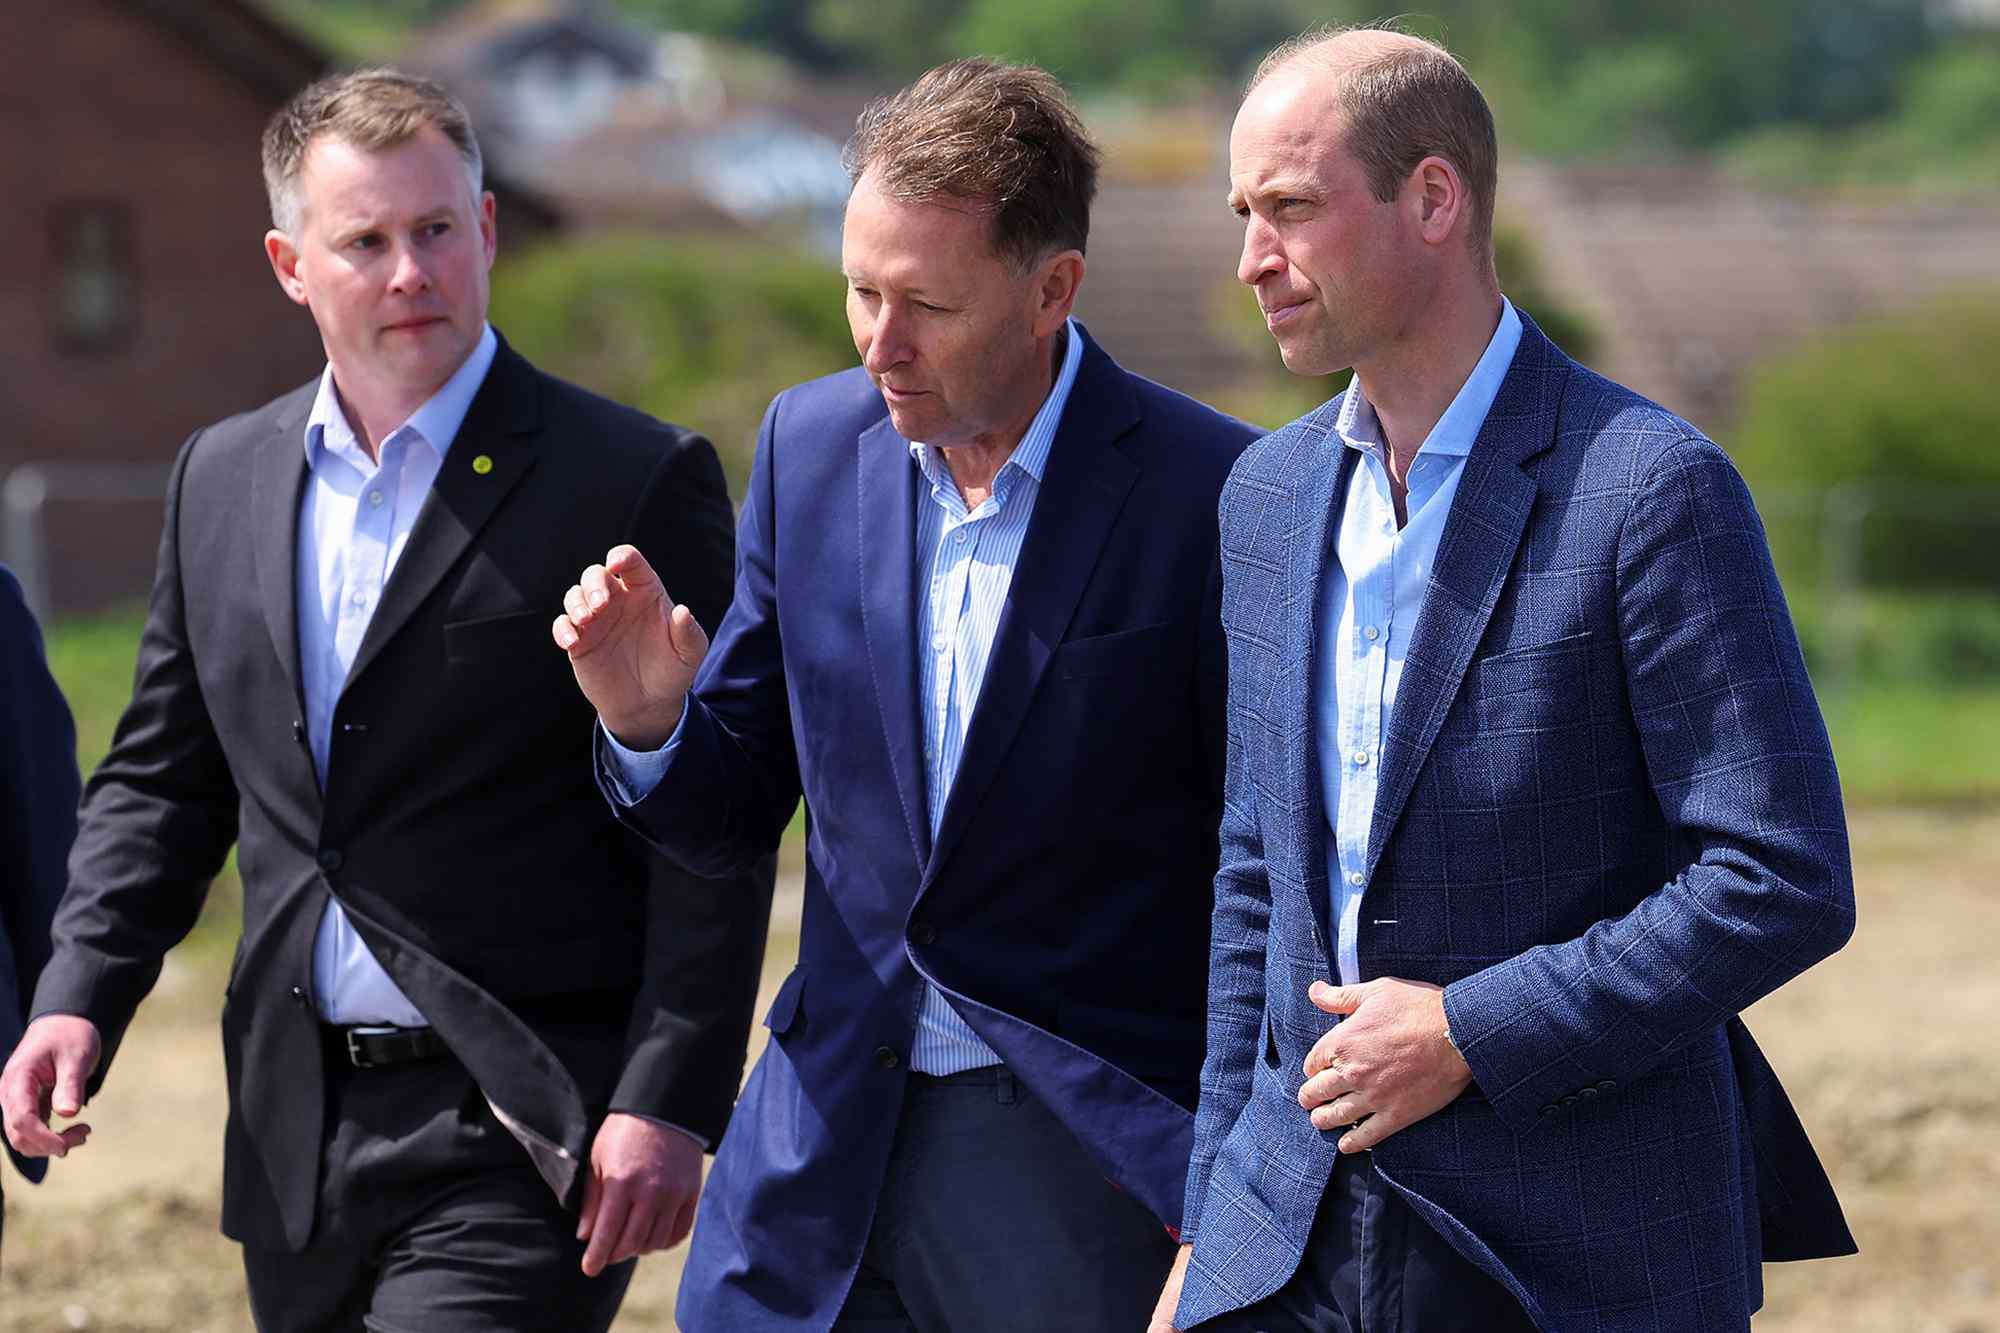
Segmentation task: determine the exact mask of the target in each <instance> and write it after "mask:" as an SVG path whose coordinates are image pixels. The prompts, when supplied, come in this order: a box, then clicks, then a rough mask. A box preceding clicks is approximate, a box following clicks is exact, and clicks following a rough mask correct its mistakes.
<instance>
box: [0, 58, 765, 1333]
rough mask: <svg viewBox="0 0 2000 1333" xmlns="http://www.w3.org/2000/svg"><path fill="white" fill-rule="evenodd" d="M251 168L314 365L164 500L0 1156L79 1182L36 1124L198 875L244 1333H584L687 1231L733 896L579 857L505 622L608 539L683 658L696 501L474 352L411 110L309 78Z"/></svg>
mask: <svg viewBox="0 0 2000 1333" xmlns="http://www.w3.org/2000/svg"><path fill="white" fill-rule="evenodd" d="M264 148H265V153H264V165H265V178H266V183H267V185H268V186H269V189H270V194H271V204H272V215H273V220H274V222H275V224H276V225H275V226H274V228H273V229H272V230H271V231H270V232H269V233H267V234H266V236H265V250H266V254H267V256H268V257H269V259H270V261H271V265H272V268H273V270H274V272H275V274H276V276H277V278H278V281H279V284H280V286H281V287H282V288H283V290H284V291H285V293H286V294H287V295H288V296H290V297H291V298H292V299H293V300H295V301H298V302H299V303H300V304H301V305H304V306H306V307H307V308H308V309H309V310H310V311H311V313H312V316H313V319H314V322H315V323H316V325H317V326H318V328H319V332H320V337H321V340H322V342H323V343H324V344H325V346H326V351H327V362H328V365H327V369H326V372H325V373H324V374H323V375H321V376H319V377H316V378H315V379H314V380H313V381H311V382H309V383H307V384H305V385H303V386H301V387H300V388H299V389H297V390H295V391H293V392H292V393H289V394H286V395H285V396H284V397H282V398H279V399H277V400H276V401H275V402H272V403H269V404H267V405H265V406H263V407H261V408H258V409H256V410H255V411H252V412H248V413H245V414H243V415H240V416H236V417H232V418H230V419H229V420H227V421H223V422H220V423H218V424H216V425H214V426H210V427H207V428H205V429H203V430H200V431H197V432H196V433H195V434H194V436H193V437H192V438H191V439H189V440H188V442H187V444H186V446H185V447H184V448H183V449H182V450H181V453H180V457H179V460H178V462H177V463H176V464H175V466H174V472H173V479H172V481H171V483H170V485H169V490H168V494H167V508H166V521H165V529H164V532H163V534H162V537H161V543H160V564H159V572H158V575H157V577H156V578H155V580H154V585H153V597H152V604H151V607H150V610H149V612H148V615H147V620H146V628H145V634H144V637H143V638H142V640H141V642H140V646H139V659H138V669H137V672H136V679H135V683H134V686H133V691H132V701H131V704H130V706H129V707H128V708H127V709H126V710H125V715H124V717H123V718H122V719H121V720H120V722H119V726H118V732H117V736H116V738H115V740H114V741H113V743H112V747H111V753H110V754H109V755H108V756H107V757H106V759H105V760H104V762H103V764H102V765H100V766H99V768H98V769H97V772H96V773H95V774H94V775H93V776H92V778H91V782H90V786H89V790H88V793H87V794H86V796H85V798H84V804H83V818H82V829H81V832H80V833H79V834H78V836H77V840H76V850H75V852H74V854H73V855H72V857H71V859H70V866H69V888H68V892H67V895H66V896H65V897H64V899H63V903H62V907H61V910H60V912H59V913H58V915H57V917H56V923H55V953H54V957H53V959H52V960H51V961H50V962H49V964H48V966H47V968H46V969H45V970H44V971H43V973H42V977H41V982H40V985H39V988H38V989H37V990H36V992H35V1000H34V1007H33V1013H34V1015H35V1018H34V1022H33V1023H32V1024H31V1025H30V1026H29V1028H28V1030H27V1035H26V1036H25V1037H24V1038H23V1039H22V1042H21V1045H20V1048H19V1049H18V1050H17V1051H16V1053H15V1055H14V1057H13V1059H12V1060H11V1061H10V1062H9V1064H8V1066H7V1069H6V1072H5V1074H4V1076H0V1102H4V1104H5V1110H6V1127H7V1133H8V1137H9V1138H10V1140H11V1141H12V1142H13V1144H14V1145H15V1147H16V1148H17V1149H19V1150H21V1151H23V1152H26V1153H31V1154H51V1153H53V1154H56V1155H62V1154H64V1153H66V1152H68V1151H71V1150H73V1149H74V1148H76V1147H78V1146H79V1145H80V1144H81V1142H82V1139H83V1135H84V1132H85V1131H84V1129H83V1128H82V1127H81V1126H78V1125H70V1126H68V1127H67V1128H65V1129H63V1130H62V1131H61V1132H60V1133H57V1132H56V1131H55V1130H54V1129H53V1128H52V1127H51V1126H50V1124H49V1123H48V1120H49V1117H50V1115H51V1113H52V1112H53V1113H55V1114H59V1115H61V1116H64V1117H69V1116H74V1115H76V1114H77V1112H78V1111H79V1110H80V1109H81V1106H82V1103H83V1101H84V1097H85V1095H86V1093H89V1092H95V1090H96V1088H97V1085H98V1083H99V1082H100V1081H101V1080H102V1079H103V1077H104V1075H105V1072H106V1067H107V1066H109V1065H110V1064H111V1061H112V1057H113V1055H114V1053H115V1052H116V1050H117V1048H118V1045H119V1042H120V1039H121V1038H122V1036H123V1035H124V1033H125V1031H126V1028H127V1024H128V1023H129V1022H130V1021H131V1018H132V1015H133V1011H134V1009H135V1008H136V1007H137V1005H138V1004H139V1002H140V1000H141V999H142V998H143V997H144V996H145V994H146V992H147V991H148V990H149V989H150V988H151V986H152V984H153V981H154V980H155V978H156V977H157V976H158V975H159V970H160V962H161V955H162V954H164V953H165V952H166V950H167V949H168V948H169V947H170V946H171V945H172V944H173V943H174V942H175V941H177V940H178V939H179V938H180V937H181V936H182V935H184V934H185V933H186V932H187V930H188V929H189V927H191V926H192V925H193V924H194V922H195V919H196V916H197V913H198V912H199V911H200V908H201V903H202V897H203V895H204V893H205V892H206V890H207V888H208V883H209V880H210V878H211V877H212V876H214V875H215V873H216V872H217V871H218V870H220V869H221V867H222V864H223V859H224V857H225V856H226V855H227V854H228V852H229V850H230V848H231V846H232V845H234V847H235V848H236V851H237V855H238V864H239V866H240V867H241V872H242V879H243V936H242V941H241V943H240V944H239V945H238V946H237V950H236V958H235V961H234V963H233V965H232V967H231V971H230V976H229V980H228V982H227V984H226V987H225V989H224V992H223V996H222V1046H223V1055H224V1059H225V1063H226V1065H227V1077H228V1082H229V1117H228V1123H227V1125H226V1126H221V1125H218V1126H217V1127H216V1128H217V1131H218V1134H219V1136H220V1138H221V1140H222V1144H223V1199H222V1229H223V1230H224V1231H225V1232H226V1233H227V1234H229V1235H230V1236H232V1237H234V1238H236V1239H237V1240H239V1241H241V1242H242V1244H243V1253H244V1269H245V1276H246V1279H247V1282H248V1287H249V1295H250V1304H251V1310H252V1313H253V1315H254V1316H255V1318H256V1321H257V1325H258V1327H259V1328H260V1329H263V1330H266V1333H270V1331H271V1330H301V1331H303V1330H313V1331H314V1333H321V1331H325V1333H333V1331H335V1330H340V1331H342V1333H346V1331H352V1333H359V1331H360V1330H361V1329H362V1328H363V1326H364V1325H365V1326H366V1327H367V1328H368V1329H371V1330H376V1331H377V1333H383V1331H389V1333H393V1331H394V1330H405V1331H407V1333H416V1331H418V1330H422V1333H473V1331H474V1330H477V1331H478V1333H495V1331H496V1330H506V1329H517V1330H523V1331H524V1333H525V1331H526V1330H536V1331H537V1333H539V1331H540V1330H546V1329H550V1328H562V1329H566V1330H568V1329H575V1330H586V1329H602V1328H605V1327H607V1326H608V1325H609V1324H610V1322H611V1319H612V1316H613V1313H614V1312H615V1311H616V1309H617V1307H618V1303H619V1299H620V1297H621V1296H622V1295H623V1293H624V1290H625V1285H626V1283H627V1282H628V1281H629V1280H630V1277H631V1272H632V1264H631V1263H629V1262H626V1261H627V1260H629V1258H630V1257H631V1256H632V1255H634V1254H637V1253H640V1252H642V1251H645V1250H649V1249H656V1248H660V1247H662V1246H665V1245H671V1244H674V1243H677V1242H678V1240H679V1239H680V1238H681V1237H682V1236H684V1235H685V1234H686V1233H687V1230H688V1227H689V1225H690V1222H691V1220H692V1216H693V1212H694V1205H695V1198H696V1195H697V1193H698V1191H699V1189H700V1171H701V1155H702V1152H701V1142H702V1141H703V1140H706V1141H708V1142H714V1141H716V1140H718V1139H719V1138H720V1137H721V1134H722V1130H723V1126H724V1124H725V1123H726V1121H727V1120H728V1116H729V1108H730V1101H731V1099H732V1097H733V1096H734V1094H735V1091H736V1085H737V1080H738V1078H739V1076H740V1075H741V1072H742V1068H743V1051H744V1039H745V1036H746V1034H747V1032H748V1029H749V1020H750V1005H751V1001H752V1000H753V998H754V995H755V988H756V978H757V970H758V963H759V960H760V958H761V956H762V945H763V930H764V914H765V909H766V908H767V906H768V902H769V897H768V895H769V893H770V873H769V872H770V867H769V866H768V865H751V864H746V865H745V867H744V868H743V870H742V872H741V873H740V875H739V876H737V877H736V878H734V879H718V880H704V879H700V878H698V877H695V876H692V875H688V874H685V873H683V872H681V871H679V870H676V869H674V868H672V867H670V866H669V865H667V864H666V863H665V862H664V861H663V860H662V859H661V858H659V857H657V856H655V855H653V854H652V853H651V852H650V851H649V850H648V849H647V848H646V847H645V845H644V844H643V843H641V842H640V841H639V839H637V838H636V837H634V836H632V835H631V834H630V833H628V832H626V831H625V830H624V829H622V828H621V827H619V825H618V823H617V822H616V821H615V820H614V819H613V818H612V817H611V815H610V813H609V812H608V811H606V810H605V808H604V805H603V801H602V800H601V798H600V797H599V796H598V794H597V790H596V786H595V784H594V783H593V781H592V779H591V768H590V746H589V739H588V738H589V734H590V731H589V724H590V718H591V713H590V709H589V707H588V705H586V704H584V703H583V701H582V700H581V699H579V698H578V697H577V694H576V691H575V690H574V688H572V687H571V686H570V684H569V682H568V680H567V678H566V677H567V672H566V671H565V670H564V669H563V665H562V663H561V661H560V660H559V659H558V660H555V661H551V660H550V654H548V653H547V652H546V651H541V650H539V649H540V646H541V635H542V633H543V632H544V631H543V625H544V623H545V617H544V616H543V614H542V611H541V608H542V607H543V606H544V605H546V604H547V603H548V602H550V601H551V600H553V599H555V598H557V597H560V596H561V594H562V590H563V588H564V587H566V586H567V585H568V582H569V577H570V572H571V571H573V570H574V569H575V568H576V567H577V565H578V563H579V562H580V561H581V560H582V559H584V558H586V556H587V554H588V553H589V552H590V551H593V550H599V549H602V547H603V545H604V544H605V543H606V542H607V541H620V540H623V541H643V542H646V543H647V544H648V546H649V547H650V548H651V549H653V550H654V551H655V553H656V558H658V559H659V560H660V561H661V562H662V564H663V565H665V566H668V567H671V568H672V570H673V571H674V574H673V577H674V578H675V579H676V580H677V582H679V583H680V584H681V586H684V587H686V588H687V589H688V590H689V591H688V593H687V596H688V597H689V598H690V599H695V614H696V615H697V616H699V617H702V618H704V619H706V620H707V621H708V623H709V624H711V625H713V624H715V623H717V622H718V621H719V619H720V617H721V613H722V609H723V607H724V605H725V604H726V603H727V601H728V590H729V577H730V568H731V565H732V563H733V555H734V543H733V541H732V540H731V537H730V511H729V501H728V495H727V493H726V491H725V489H724V485H723V480H722V470H721V467H720V465H719V464H718V462H717V460H716V457H715V452H714V450H713V449H712V448H710V446H709V444H708V442H707V441H705V440H703V439H702V438H701V437H700V436H698V435H695V434H694V433H693V432H691V431H685V430H681V429H679V428H676V427H672V426H667V425H663V424H662V423H660V422H658V421H654V420H653V419H651V418H650V417H646V416H643V415H641V414H640V413H637V412H633V411H631V410H629V409H627V408H623V407H619V406H617V405H615V404H612V403H608V402H605V401H603V400H602V399H598V398H594V397H592V396H591V395H589V394H587V393H584V392H583V391H582V390H580V389H577V388H575V387H574V386H572V385H568V384H564V383H562V382H561V381H559V380H556V379H554V378H552V377H551V376H548V375H545V374H543V373H542V372H541V371H539V370H537V369H535V367H533V366H532V365H530V364H529V363H528V362H527V361H526V360H524V359H523V358H522V357H521V356H520V355H519V354H518V353H516V352H514V351H513V350H512V349H511V348H509V347H508V346H507V344H506V343H505V342H504V341H503V340H502V339H501V338H500V337H499V336H498V334H496V333H495V332H494V330H493V329H492V328H491V326H490V325H488V323H487V321H486V304H487V292H488V288H487V271H488V268H489V266H490V265H491V264H492V262H493V257H494V253H495V249H496V246H497V232H496V224H495V219H494V206H493V196H492V195H491V194H489V193H486V192H485V191H484V190H483V189H482V188H481V173H480V158H479V149H478V144H477V141H476V140H475V139H474V137H473V134H472V128H471V126H470V124H469V123H468V122H467V120H466V116H465V112H464V109H463V108H462V107H460V106H459V105H458V104H457V103H456V102H455V101H453V100H452V99H451V98H450V97H449V96H447V95H446V94H445V93H444V91H443V90H442V89H440V88H438V87H436V86H435V85H433V84H430V83H427V82H424V81H422V80H417V79H412V78H409V77H407V76H403V75H399V74H395V73H393V72H390V71H363V72H361V73H357V74H352V75H343V76H339V77H337V78H335V79H331V80H327V81H323V82H321V83H318V84H315V85H313V86H312V87H310V88H308V89H306V90H305V91H303V92H302V93H300V94H299V96H298V97H297V98H295V99H294V100H293V101H292V103H291V104H289V105H288V106H287V107H285V108H284V109H283V110H282V111H280V112H279V114H278V115H277V116H276V117H275V118H274V119H273V121H272V123H271V126H270V128H269V130H268V131H267V132H266V136H265V143H264ZM101 1129H102V1132H103V1133H108V1134H116V1133H118V1132H119V1127H118V1126H116V1125H110V1124H107V1125H103V1126H102V1127H101Z"/></svg>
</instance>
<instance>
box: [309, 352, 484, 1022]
mask: <svg viewBox="0 0 2000 1333" xmlns="http://www.w3.org/2000/svg"><path fill="white" fill-rule="evenodd" d="M498 346H499V343H498V340H497V338H496V337H495V336H494V333H493V329H492V326H490V325H489V326H487V328H486V331H485V332H484V333H483V334H481V335H480V339H479V342H478V344H477V346H475V347H474V348H473V350H472V355H470V356H468V357H467V358H466V359H465V363H464V364H463V365H461V366H460V367H459V368H458V370H457V371H456V372H454V373H453V374H452V377H451V378H450V379H448V380H446V381H445V383H444V387H442V388H440V389H439V390H438V391H437V392H436V393H434V394H432V395H431V397H430V398H429V399H428V400H427V401H426V402H425V403H424V405H423V406H422V407H419V408H418V409H417V410H416V411H415V412H413V413H411V414H410V419H409V420H408V421H406V422H404V423H403V424H402V425H401V426H398V427H397V428H396V429H395V430H394V431H392V432H391V433H390V434H389V435H388V436H387V437H385V438H384V439H383V440H382V442H381V447H380V448H379V449H378V450H377V454H378V459H371V458H369V457H368V452H367V450H366V449H364V448H363V447H362V445H361V441H360V440H359V438H357V437H356V435H355V433H354V429H353V427H352V426H350V425H349V424H348V421H347V417H346V415H345V414H344V413H343V412H342V411H341V407H340V399H339V396H338V395H337V394H336V392H335V390H334V385H333V367H332V366H328V367H327V368H326V372H325V373H324V374H322V375H321V376H320V381H319V396H318V397H317V398H315V399H314V400H313V406H312V412H311V414H310V415H309V416H307V418H306V436H305V450H306V467H307V469H308V471H309V473H310V476H309V477H308V479H307V482H306V487H305V495H304V497H303V498H302V499H301V500H300V502H299V540H298V558H297V560H296V561H294V563H293V569H294V575H295V578H296V580H297V584H296V596H297V600H298V616H299V669H300V673H301V675H302V677H303V685H304V688H305V700H306V740H307V743H308V744H309V746H310V747H311V750H312V760H313V768H314V769H315V770H316V771H317V772H318V774H319V781H320V787H321V788H322V789H324V788H325V786H326V768H327V756H328V754H329V752H330V751H331V749H332V746H333V714H334V708H335V706H336V705H337V704H338V703H339V702H340V691H341V688H342V686H343V685H344V684H345V683H346V681H347V672H348V669H349V668H350V667H352V666H353V665H354V654H355V652H356V651H357V650H358V649H359V648H360V647H361V638H362V635H364V634H366V633H367V632H368V622H369V620H370V619H371V618H372V617H373V616H374V614H375V607H376V605H377V604H378V603H380V602H381V600H382V588H383V585H384V584H386V583H387V582H388V580H389V574H390V571H392V570H394V569H395V567H396V561H397V559H398V557H400V556H401V555H402V553H403V548H404V546H405V545H407V544H408V542H409V538H410V529H411V528H413V527H414V526H415V525H416V521H417V513H418V511H419V510H421V509H422V508H423V503H424V498H425V497H426V496H427V495H429V494H430V490H431V483H432V482H433V481H435V480H436V479H437V475H438V469H439V468H441V467H442V466H443V465H444V459H445V455H446V454H447V453H449V452H450V450H451V442H452V440H453V439H454V438H455V437H456V436H457V435H458V428H459V427H460V426H461V425H463V424H464V422H465V414H466V412H467V411H468V410H469V409H470V408H471V406H472V399H473V396H474V395H475V394H477V393H478V392H479V386H480V385H481V384H482V383H484V382H485V380H486V372H487V371H488V370H490V369H491V368H492V366H493V357H494V353H495V352H496V350H497V349H498ZM312 981H313V1000H314V1004H315V1005H316V1007H317V1008H318V1010H319V1016H320V1017H321V1018H323V1019H325V1020H326V1021H327V1022H329V1023H339V1024H342V1025H349V1026H352V1025H361V1024H376V1023H381V1024H393V1025H395V1026H398V1027H423V1026H426V1025H427V1023H428V1020H427V1019H425V1018H424V1016H423V1014H422V1013H420V1012H419V1011H418V1010H417V1007H416V1006H415V1005H414V1004H412V1003H411V1002H410V1000H409V997H408V996H406V995H404V994H403V992H402V990H401V989H400V988H399V987H398V986H397V985H396V983H395V982H394V981H392V980H390V979H389V974H388V973H387V972H385V971H383V970H382V965H381V964H380V963H379V962H377V961H376V959H375V955H374V954H372V953H370V952H369V950H368V946H367V945H366V944H365V943H363V942H362V939H361V936H360V935H358V934H357V933H356V932H355V930H354V926H353V924H352V923H351V922H349V921H348V919H347V913H346V912H344V911H342V910H341V906H340V904H339V902H338V901H336V900H334V899H333V898H328V899H327V903H326V910H325V912H323V913H322V914H321V915H320V919H319V928H318V933H317V934H315V935H314V937H313V963H312Z"/></svg>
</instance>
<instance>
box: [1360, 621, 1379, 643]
mask: <svg viewBox="0 0 2000 1333" xmlns="http://www.w3.org/2000/svg"><path fill="white" fill-rule="evenodd" d="M1361 637H1362V638H1364V639H1366V640H1368V642H1370V643H1373V642H1375V640H1377V639H1379V638H1381V637H1382V631H1381V630H1379V629H1376V628H1375V627H1374V626H1373V625H1370V626H1369V627H1368V628H1367V629H1364V630H1362V631H1361Z"/></svg>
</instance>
